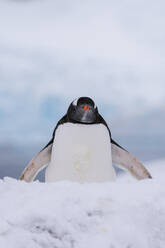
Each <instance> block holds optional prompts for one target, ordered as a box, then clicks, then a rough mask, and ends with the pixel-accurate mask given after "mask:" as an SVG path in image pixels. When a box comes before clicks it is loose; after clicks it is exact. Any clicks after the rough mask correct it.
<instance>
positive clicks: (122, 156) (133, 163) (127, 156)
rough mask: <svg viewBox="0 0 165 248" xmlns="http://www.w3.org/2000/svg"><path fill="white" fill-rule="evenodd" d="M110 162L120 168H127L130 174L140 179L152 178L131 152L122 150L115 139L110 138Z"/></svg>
mask: <svg viewBox="0 0 165 248" xmlns="http://www.w3.org/2000/svg"><path fill="white" fill-rule="evenodd" d="M111 150H112V162H113V163H115V164H116V165H118V166H119V167H120V168H121V169H125V170H128V171H129V172H130V173H131V175H132V176H134V177H135V178H136V179H138V180H141V179H145V178H152V177H151V175H150V173H149V172H148V171H147V169H146V168H145V167H144V166H143V165H142V163H140V162H139V161H138V159H137V158H136V157H134V156H133V155H132V154H131V153H129V152H128V151H126V150H124V149H123V148H122V147H121V146H119V145H118V144H117V143H116V142H115V141H113V140H111Z"/></svg>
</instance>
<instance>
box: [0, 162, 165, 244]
mask: <svg viewBox="0 0 165 248" xmlns="http://www.w3.org/2000/svg"><path fill="white" fill-rule="evenodd" d="M159 165H160V164H159ZM164 166H165V163H164V162H162V164H161V166H158V168H159V169H160V170H161V169H162V170H161V173H159V174H161V176H160V177H159V176H158V173H157V174H155V175H156V176H155V178H154V179H152V180H143V181H129V180H128V181H122V180H118V181H116V182H110V183H91V184H79V183H71V182H57V183H40V182H34V183H30V184H28V183H25V182H21V181H17V180H15V179H11V178H5V179H4V180H1V181H0V194H1V201H0V203H1V204H0V247H2V248H10V247H12V248H49V247H50V248H139V247H140V248H164V247H165V198H164V195H165V181H164V180H163V172H164V171H163V169H164ZM153 167H154V169H153ZM155 168H156V165H155V166H150V169H151V170H150V171H151V172H153V173H154V171H156V169H155Z"/></svg>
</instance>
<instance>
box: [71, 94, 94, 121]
mask: <svg viewBox="0 0 165 248" xmlns="http://www.w3.org/2000/svg"><path fill="white" fill-rule="evenodd" d="M67 116H68V119H69V121H70V122H76V123H82V124H94V123H96V120H97V116H98V109H97V107H96V105H95V103H94V101H93V100H92V99H91V98H89V97H80V98H77V99H76V100H74V101H73V102H72V103H71V104H70V106H69V108H68V111H67Z"/></svg>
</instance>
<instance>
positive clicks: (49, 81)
mask: <svg viewBox="0 0 165 248" xmlns="http://www.w3.org/2000/svg"><path fill="white" fill-rule="evenodd" d="M164 9H165V2H164V1H163V0H158V1H154V0H145V1H144V0H134V1H132V0H111V1H109V0H102V1H100V0H83V1H81V0H72V1H68V0H60V1H58V0H31V1H28V0H26V1H25V0H24V1H23V0H22V1H21V0H17V1H16V0H15V1H14V0H0V178H3V177H4V176H11V177H15V178H18V177H19V175H20V174H21V172H22V170H23V169H24V167H25V166H26V164H27V163H28V162H29V160H31V158H32V157H33V156H34V155H35V154H36V152H38V151H40V150H41V149H42V148H43V147H44V146H45V145H46V144H47V143H48V141H49V140H50V138H51V136H52V132H53V129H54V127H55V125H56V123H57V121H58V120H59V119H60V118H61V117H62V116H63V115H64V114H65V113H66V110H67V108H68V105H69V104H70V102H71V101H72V100H73V99H75V98H77V97H79V96H89V97H92V98H93V99H94V101H95V102H96V104H97V106H98V108H99V111H100V113H101V114H102V115H103V117H104V118H105V120H106V121H107V123H108V124H109V126H110V129H111V132H112V137H113V139H114V140H116V141H117V142H118V143H119V144H120V145H122V146H123V147H124V148H126V149H127V150H128V151H130V152H132V153H133V154H134V155H136V156H137V157H138V158H139V159H140V160H141V161H143V162H146V161H152V160H155V159H163V158H165V128H164V126H165V113H164V108H165V31H164V26H165V15H164ZM39 178H40V179H41V180H43V175H41V176H40V177H39Z"/></svg>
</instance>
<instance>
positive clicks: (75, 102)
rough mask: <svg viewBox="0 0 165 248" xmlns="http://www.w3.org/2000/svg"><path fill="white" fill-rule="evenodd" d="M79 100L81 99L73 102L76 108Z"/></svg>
mask: <svg viewBox="0 0 165 248" xmlns="http://www.w3.org/2000/svg"><path fill="white" fill-rule="evenodd" d="M78 99H79V98H77V99H75V100H74V101H73V105H74V106H77V102H78Z"/></svg>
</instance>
